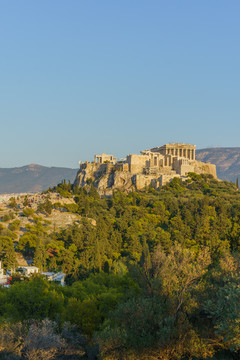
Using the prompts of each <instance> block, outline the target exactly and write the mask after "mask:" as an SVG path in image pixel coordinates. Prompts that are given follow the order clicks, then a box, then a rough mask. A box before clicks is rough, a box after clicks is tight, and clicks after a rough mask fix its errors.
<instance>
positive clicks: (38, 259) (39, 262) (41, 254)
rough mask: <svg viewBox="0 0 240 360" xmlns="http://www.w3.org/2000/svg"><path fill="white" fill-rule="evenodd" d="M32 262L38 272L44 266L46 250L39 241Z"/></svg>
mask: <svg viewBox="0 0 240 360" xmlns="http://www.w3.org/2000/svg"><path fill="white" fill-rule="evenodd" d="M33 264H34V266H37V267H38V268H39V271H40V272H41V271H43V270H44V269H45V268H46V250H45V247H44V245H43V244H42V242H41V241H39V243H38V244H37V246H36V250H35V254H34V259H33Z"/></svg>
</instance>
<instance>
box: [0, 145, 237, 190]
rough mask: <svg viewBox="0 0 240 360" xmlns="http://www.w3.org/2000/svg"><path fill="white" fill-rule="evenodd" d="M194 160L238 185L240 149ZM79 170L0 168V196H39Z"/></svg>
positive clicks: (207, 152) (208, 152)
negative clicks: (15, 194) (212, 166)
mask: <svg viewBox="0 0 240 360" xmlns="http://www.w3.org/2000/svg"><path fill="white" fill-rule="evenodd" d="M196 159H197V160H199V161H203V162H210V163H212V164H215V165H216V166H217V175H218V178H219V179H222V180H228V181H234V182H235V181H236V179H237V177H238V178H239V181H240V147H235V148H207V149H201V150H197V151H196ZM77 171H78V169H70V168H61V167H47V166H41V165H37V164H31V165H26V166H22V167H16V168H0V194H7V193H8V194H9V193H24V192H40V191H43V190H47V189H48V188H49V187H52V186H54V185H57V184H59V183H60V182H61V181H62V180H64V179H65V180H66V181H69V180H70V181H71V182H73V181H74V179H75V177H76V175H77Z"/></svg>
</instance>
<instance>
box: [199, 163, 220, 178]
mask: <svg viewBox="0 0 240 360" xmlns="http://www.w3.org/2000/svg"><path fill="white" fill-rule="evenodd" d="M193 172H195V173H196V174H210V175H213V177H214V178H215V179H217V169H216V165H214V164H209V163H203V162H201V161H195V162H194V170H193Z"/></svg>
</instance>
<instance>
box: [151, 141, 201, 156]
mask: <svg viewBox="0 0 240 360" xmlns="http://www.w3.org/2000/svg"><path fill="white" fill-rule="evenodd" d="M151 151H152V152H157V153H160V154H162V155H172V156H177V157H184V158H186V159H189V160H195V151H196V145H189V144H180V143H177V144H175V143H172V144H166V145H163V146H160V147H155V148H153V149H151Z"/></svg>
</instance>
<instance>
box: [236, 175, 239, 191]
mask: <svg viewBox="0 0 240 360" xmlns="http://www.w3.org/2000/svg"><path fill="white" fill-rule="evenodd" d="M236 187H237V188H238V189H239V186H238V177H237V180H236Z"/></svg>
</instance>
